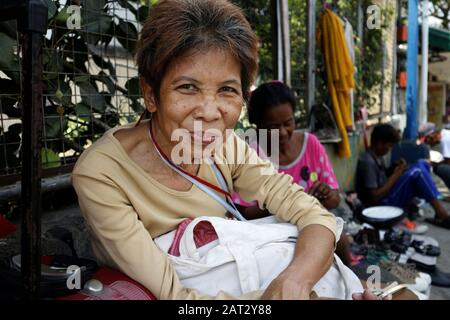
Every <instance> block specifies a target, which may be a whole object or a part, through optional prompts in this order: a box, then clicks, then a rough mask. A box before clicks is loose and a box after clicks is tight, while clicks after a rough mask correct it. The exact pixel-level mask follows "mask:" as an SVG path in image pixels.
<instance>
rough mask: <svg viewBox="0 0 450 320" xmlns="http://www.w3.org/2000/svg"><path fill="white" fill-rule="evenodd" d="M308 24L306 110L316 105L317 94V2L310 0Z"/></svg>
mask: <svg viewBox="0 0 450 320" xmlns="http://www.w3.org/2000/svg"><path fill="white" fill-rule="evenodd" d="M306 11H307V15H306V16H307V22H306V33H307V39H306V108H307V109H308V111H309V110H311V108H312V106H313V105H314V104H315V92H316V74H315V70H316V1H315V0H308V4H307V9H306Z"/></svg>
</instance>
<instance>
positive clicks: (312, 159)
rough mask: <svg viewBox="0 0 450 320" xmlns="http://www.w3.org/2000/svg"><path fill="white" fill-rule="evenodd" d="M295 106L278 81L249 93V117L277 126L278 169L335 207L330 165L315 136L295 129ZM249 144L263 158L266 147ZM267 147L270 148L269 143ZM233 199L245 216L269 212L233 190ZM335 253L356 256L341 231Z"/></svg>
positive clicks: (349, 259) (261, 124)
mask: <svg viewBox="0 0 450 320" xmlns="http://www.w3.org/2000/svg"><path fill="white" fill-rule="evenodd" d="M295 107H296V98H295V96H294V93H293V92H292V91H291V89H290V88H289V87H288V86H286V85H285V84H283V83H282V82H280V81H273V82H269V83H264V84H262V85H260V86H259V87H258V88H257V89H256V90H255V91H253V92H252V94H251V97H250V101H249V105H248V116H249V121H250V122H251V123H252V124H254V125H256V127H257V129H267V130H269V132H270V131H271V130H276V129H278V130H279V163H278V164H275V165H278V171H280V172H284V173H286V174H288V175H290V176H292V177H293V179H294V181H295V182H296V183H298V184H299V185H300V186H302V187H303V188H304V189H305V191H306V192H308V193H309V194H311V195H313V196H314V197H316V198H317V199H318V200H319V201H320V202H321V203H322V205H323V206H324V207H325V208H326V209H328V210H331V209H335V208H336V207H337V206H338V205H339V202H340V200H341V198H340V195H339V190H338V189H339V184H338V181H337V179H336V175H335V174H334V171H333V167H332V165H331V163H330V160H329V159H328V155H327V153H326V151H325V148H324V147H323V145H322V144H321V143H320V141H319V140H318V139H317V138H316V136H314V135H313V134H311V133H308V132H302V131H300V130H295V118H294V112H295ZM258 136H259V135H258ZM268 140H269V141H270V140H271V139H268ZM250 146H251V147H252V148H253V149H255V150H256V151H257V153H258V154H259V156H260V157H261V158H265V159H267V156H266V154H267V150H262V148H261V147H260V146H259V144H258V142H257V141H254V142H251V143H250ZM267 149H269V150H270V146H268V147H267ZM233 201H234V202H235V203H236V205H237V207H238V209H239V211H240V212H241V213H242V214H243V215H244V216H245V217H246V218H247V219H256V218H261V217H264V216H268V215H269V214H270V213H269V212H268V211H267V210H263V209H260V208H259V207H258V205H257V203H256V202H253V203H249V202H245V201H244V200H242V199H241V198H240V197H239V195H238V194H236V193H235V194H234V195H233ZM336 253H337V254H338V255H339V257H340V258H341V259H342V260H343V262H344V263H345V264H347V265H350V264H352V262H353V260H355V259H357V257H354V256H353V255H352V253H351V250H350V242H349V239H348V236H347V235H346V234H345V233H342V235H341V238H340V239H339V242H338V244H337V248H336Z"/></svg>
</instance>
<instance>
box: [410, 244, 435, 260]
mask: <svg viewBox="0 0 450 320" xmlns="http://www.w3.org/2000/svg"><path fill="white" fill-rule="evenodd" d="M411 246H412V247H413V248H414V250H415V251H416V252H418V253H421V254H424V255H426V256H430V257H438V256H439V255H440V254H441V249H440V248H439V247H436V246H433V245H431V244H428V245H425V244H424V243H423V241H417V240H414V241H413V242H412V243H411Z"/></svg>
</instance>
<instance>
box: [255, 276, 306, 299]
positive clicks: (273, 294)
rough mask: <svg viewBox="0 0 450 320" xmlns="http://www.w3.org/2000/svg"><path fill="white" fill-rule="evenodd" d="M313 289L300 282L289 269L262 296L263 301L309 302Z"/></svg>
mask: <svg viewBox="0 0 450 320" xmlns="http://www.w3.org/2000/svg"><path fill="white" fill-rule="evenodd" d="M311 290H312V289H311V287H310V286H308V285H304V284H301V283H299V282H298V277H296V276H295V275H294V274H292V273H291V272H290V271H289V270H288V269H286V270H285V271H283V272H282V273H280V275H279V276H278V277H276V278H275V279H274V280H273V281H272V282H271V283H270V285H269V286H268V287H267V289H266V291H265V292H264V294H263V295H262V297H261V299H262V300H309V298H310V294H311Z"/></svg>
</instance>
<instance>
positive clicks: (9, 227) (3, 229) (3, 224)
mask: <svg viewBox="0 0 450 320" xmlns="http://www.w3.org/2000/svg"><path fill="white" fill-rule="evenodd" d="M16 229H17V227H16V225H15V224H13V223H11V222H9V221H8V220H6V218H4V217H3V216H2V215H1V214H0V238H4V237H6V236H7V235H9V234H10V233H13V232H14V231H16Z"/></svg>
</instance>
